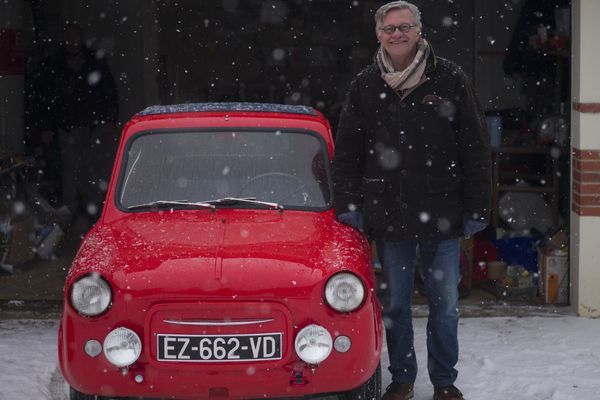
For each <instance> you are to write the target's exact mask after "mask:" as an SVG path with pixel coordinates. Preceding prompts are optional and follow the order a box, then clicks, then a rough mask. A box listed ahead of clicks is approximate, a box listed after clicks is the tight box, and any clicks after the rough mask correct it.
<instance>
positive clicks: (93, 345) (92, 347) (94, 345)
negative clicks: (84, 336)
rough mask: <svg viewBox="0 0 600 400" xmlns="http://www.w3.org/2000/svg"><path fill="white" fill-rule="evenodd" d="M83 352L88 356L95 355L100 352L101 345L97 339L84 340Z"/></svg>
mask: <svg viewBox="0 0 600 400" xmlns="http://www.w3.org/2000/svg"><path fill="white" fill-rule="evenodd" d="M83 350H84V351H85V354H87V355H88V356H90V357H97V356H98V354H100V353H102V345H101V344H100V342H99V341H97V340H94V339H91V340H88V341H87V342H85V346H84V347H83Z"/></svg>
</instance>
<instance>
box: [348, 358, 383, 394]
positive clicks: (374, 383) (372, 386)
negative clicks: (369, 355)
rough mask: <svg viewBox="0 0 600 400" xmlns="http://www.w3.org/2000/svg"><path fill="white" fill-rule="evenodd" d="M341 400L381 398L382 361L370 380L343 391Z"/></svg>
mask: <svg viewBox="0 0 600 400" xmlns="http://www.w3.org/2000/svg"><path fill="white" fill-rule="evenodd" d="M339 399H340V400H380V399H381V363H379V365H378V366H377V369H376V370H375V372H374V373H373V375H372V376H371V377H370V378H369V380H368V381H366V382H365V383H363V384H362V385H360V386H359V387H357V388H356V389H354V390H351V391H349V392H345V393H342V394H341V395H340V396H339Z"/></svg>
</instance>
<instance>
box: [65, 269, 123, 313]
mask: <svg viewBox="0 0 600 400" xmlns="http://www.w3.org/2000/svg"><path fill="white" fill-rule="evenodd" d="M90 280H92V281H94V282H95V283H96V286H97V287H98V288H100V290H101V291H104V292H103V293H101V295H105V296H106V298H104V299H103V300H102V299H101V301H102V304H101V305H100V308H99V309H97V310H93V311H90V309H89V308H90V307H89V305H88V308H87V309H86V308H84V307H82V305H81V304H80V303H79V302H78V299H77V298H76V296H80V295H81V293H80V292H82V291H83V290H84V289H85V287H81V286H82V285H85V283H86V282H89V281H90ZM91 286H92V285H89V284H88V286H87V287H88V288H89V287H91ZM112 299H113V292H112V287H111V285H110V283H108V280H107V279H106V278H104V277H103V276H102V275H100V274H99V273H98V272H91V273H88V274H84V275H81V276H80V277H78V278H77V279H76V280H75V281H73V283H72V284H71V287H70V288H69V301H70V304H71V307H72V308H73V309H74V310H75V311H76V312H77V314H79V315H81V316H83V317H88V318H92V317H99V316H101V315H103V314H104V313H106V312H107V311H108V310H109V309H110V307H111V305H112Z"/></svg>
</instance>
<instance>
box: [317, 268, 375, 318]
mask: <svg viewBox="0 0 600 400" xmlns="http://www.w3.org/2000/svg"><path fill="white" fill-rule="evenodd" d="M364 299H365V288H364V286H363V284H362V282H361V280H360V279H359V278H358V277H357V276H356V275H354V274H351V273H350V272H340V273H338V274H335V275H334V276H332V277H331V278H329V280H328V281H327V285H325V300H326V301H327V304H329V305H330V306H331V307H332V308H333V309H334V310H336V311H340V312H349V311H354V310H356V309H357V308H358V307H359V306H360V305H361V304H362V302H363V300H364Z"/></svg>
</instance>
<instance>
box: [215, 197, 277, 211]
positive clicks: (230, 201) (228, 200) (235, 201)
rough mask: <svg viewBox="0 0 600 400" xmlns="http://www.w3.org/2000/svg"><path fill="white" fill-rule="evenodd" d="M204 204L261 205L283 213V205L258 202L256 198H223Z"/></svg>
mask: <svg viewBox="0 0 600 400" xmlns="http://www.w3.org/2000/svg"><path fill="white" fill-rule="evenodd" d="M203 203H206V204H216V205H219V204H221V205H233V204H240V203H248V204H259V205H262V206H267V207H271V208H276V209H278V210H280V211H283V206H282V205H281V204H278V203H271V202H269V201H261V200H256V197H223V198H222V199H215V200H208V201H204V202H203Z"/></svg>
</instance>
